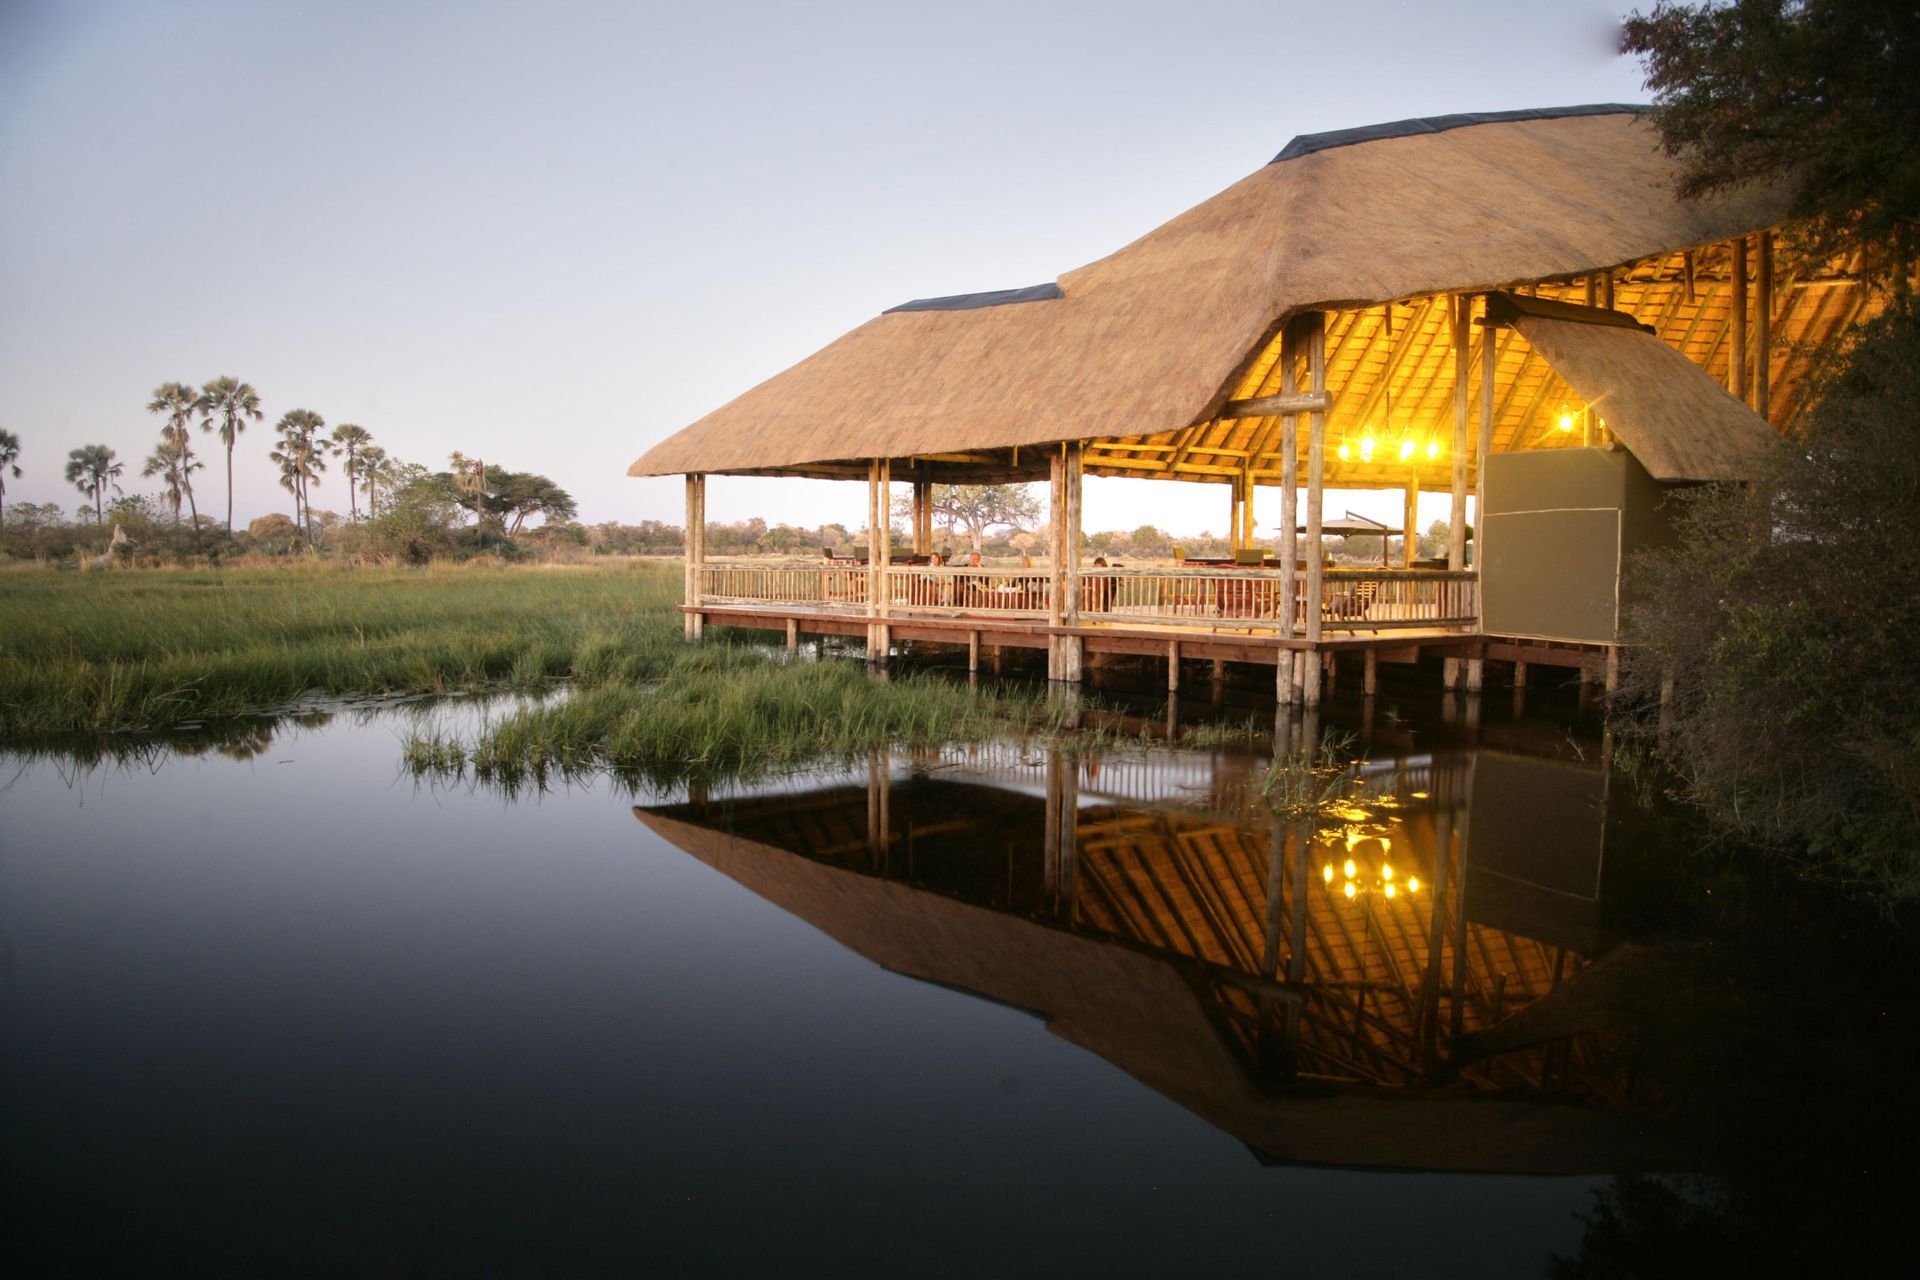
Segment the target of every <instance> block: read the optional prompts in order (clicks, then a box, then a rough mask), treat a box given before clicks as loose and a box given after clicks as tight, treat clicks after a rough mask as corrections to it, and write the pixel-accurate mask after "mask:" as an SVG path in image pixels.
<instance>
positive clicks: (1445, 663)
mask: <svg viewBox="0 0 1920 1280" xmlns="http://www.w3.org/2000/svg"><path fill="white" fill-rule="evenodd" d="M1462 675H1463V672H1462V671H1461V669H1460V659H1458V658H1443V659H1441V662H1440V687H1441V688H1443V689H1449V690H1451V689H1458V688H1459V687H1460V680H1461V677H1462Z"/></svg>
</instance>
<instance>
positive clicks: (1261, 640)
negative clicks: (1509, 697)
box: [680, 604, 1612, 674]
mask: <svg viewBox="0 0 1920 1280" xmlns="http://www.w3.org/2000/svg"><path fill="white" fill-rule="evenodd" d="M680 609H681V612H683V613H687V614H698V615H699V616H700V617H701V618H702V619H703V620H704V621H705V623H706V625H709V626H716V627H746V628H753V629H758V630H767V631H784V632H786V633H787V635H788V638H789V640H790V641H793V640H797V639H798V637H800V636H808V635H812V636H853V637H858V638H860V639H861V640H865V639H866V638H867V635H868V630H867V629H868V627H869V626H871V625H873V623H875V622H876V621H884V622H885V623H886V625H887V628H888V634H889V639H890V641H891V642H893V643H899V642H902V641H912V642H925V643H935V644H954V645H959V646H961V647H971V648H974V649H976V651H977V650H979V649H992V648H1001V649H1039V650H1045V649H1046V648H1048V646H1049V642H1050V641H1051V640H1052V639H1053V638H1054V637H1056V636H1076V637H1078V638H1079V640H1080V645H1081V651H1082V652H1083V653H1085V654H1088V655H1093V654H1116V655H1131V656H1136V657H1150V658H1161V659H1166V658H1177V659H1202V660H1213V661H1220V662H1240V663H1250V664H1254V665H1261V666H1275V665H1277V664H1278V662H1279V655H1280V654H1281V653H1283V652H1288V651H1292V652H1317V653H1323V654H1343V653H1357V654H1370V655H1372V657H1373V659H1374V660H1375V661H1377V662H1389V663H1416V662H1418V661H1420V659H1421V658H1422V657H1423V656H1429V655H1431V656H1438V657H1443V658H1456V659H1462V660H1466V661H1487V660H1491V661H1495V662H1510V663H1520V664H1527V665H1536V666H1549V667H1570V668H1576V669H1578V670H1580V671H1582V672H1584V673H1596V674H1597V673H1603V672H1605V671H1606V669H1607V665H1608V651H1609V649H1610V648H1612V646H1608V645H1604V644H1576V643H1571V642H1568V641H1561V640H1547V639H1537V638H1532V637H1525V636H1508V635H1490V634H1485V633H1481V632H1478V631H1460V630H1444V629H1437V628H1436V629H1432V630H1425V629H1412V628H1401V629H1395V630H1391V631H1380V632H1368V631H1361V630H1342V631H1335V632H1329V633H1327V634H1325V635H1323V636H1322V637H1321V638H1320V639H1319V640H1317V641H1314V640H1308V639H1306V638H1305V637H1301V636H1293V637H1287V636H1278V635H1272V634H1263V633H1261V632H1258V631H1254V630H1250V629H1248V628H1244V627H1242V628H1235V627H1233V626H1231V625H1220V626H1214V627H1197V626H1192V625H1169V626H1154V625H1152V624H1150V623H1146V624H1140V625H1136V626H1120V625H1116V624H1112V623H1100V624H1095V625H1085V626H1077V627H1067V626H1060V627H1056V626H1050V625H1048V624H1047V623H1045V622H1039V621H1026V620H1019V619H1010V618H998V617H991V616H982V617H951V618H936V617H926V616H903V617H890V618H886V619H874V618H870V617H868V616H867V615H866V614H864V613H854V612H851V611H848V612H834V611H824V610H811V609H796V608H792V607H787V606H780V605H743V604H726V605H719V604H703V605H681V606H680Z"/></svg>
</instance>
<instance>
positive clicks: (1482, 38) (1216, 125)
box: [0, 0, 1646, 533]
mask: <svg viewBox="0 0 1920 1280" xmlns="http://www.w3.org/2000/svg"><path fill="white" fill-rule="evenodd" d="M1628 7H1630V6H1629V5H1627V4H1624V3H1622V4H1609V3H1590V2H1589V0H1553V2H1550V0H1532V2H1530V3H1529V2H1509V0H1478V2H1475V3H1465V2H1462V3H1422V4H1394V3H1381V2H1378V0H1349V2H1347V3H1340V4H1327V3H1324V2H1322V3H1314V4H1296V3H1266V4H1255V3H1242V2H1239V0H1183V2H1182V3H1178V4H1174V3H1160V4H1155V3H1138V2H1129V3H1115V4H1090V3H1050V2H1049V0H1024V2H1021V3H999V2H998V0H987V2H979V3H971V4H967V5H920V4H913V3H902V2H899V0H895V2H894V3H820V4H798V3H794V4H769V3H762V4H745V3H703V4H697V5H695V4H670V5H650V4H644V3H628V4H618V3H566V2H564V0H546V2H543V3H526V4H509V3H488V2H486V0H461V2H459V3H405V2H403V0H387V2H385V3H373V2H368V3H357V2H351V0H333V2H332V3H312V4H284V3H272V2H267V0H256V2H254V3H233V2H226V0H180V2H170V0H135V2H133V3H112V2H108V0H99V2H90V0H49V2H44V3H43V2H41V0H0V426H5V427H7V428H8V429H10V430H12V431H13V432H15V433H16V434H17V435H19V436H20V437H21V438H22V441H23V446H24V448H23V456H22V465H23V466H24V467H25V469H26V473H27V474H26V476H25V478H24V479H22V480H19V481H13V482H10V483H9V485H8V488H7V496H8V499H9V500H10V501H12V500H15V499H24V500H28V501H57V502H60V503H62V504H63V505H66V506H69V507H70V506H72V505H74V504H76V503H77V502H78V501H79V500H80V497H79V495H78V494H77V493H75V492H74V491H73V490H72V489H71V488H69V487H67V486H66V485H65V484H64V482H63V481H62V480H61V478H60V469H61V466H62V464H63V461H64V458H65V456H66V453H67V451H68V450H69V449H71V448H73V447H75V446H76V445H79V444H83V443H91V442H104V443H106V444H108V445H111V446H112V447H113V448H115V449H117V450H119V452H120V454H121V456H122V458H123V460H125V461H127V462H128V463H129V464H130V465H129V467H128V471H129V472H130V473H137V471H138V469H139V463H140V460H141V459H142V458H144V457H145V455H146V453H147V452H148V450H149V449H150V448H151V446H152V443H153V440H154V438H155V436H156V429H157V425H158V424H157V422H156V421H155V420H154V419H152V418H151V417H150V416H149V415H147V414H146V413H145V412H144V405H145V403H146V400H147V399H148V394H149V392H150V391H151V390H152V388H153V387H155V386H156V385H157V384H159V383H161V382H163V381H167V380H170V379H179V380H181V381H190V382H194V383H200V382H204V381H206V380H207V379H209V378H212V377H214V376H216V375H218V374H222V373H232V374H235V375H237V376H240V377H242V378H246V379H248V380H250V381H251V382H253V383H254V385H255V386H256V387H258V388H259V389H260V391H261V393H262V396H263V397H264V400H265V407H266V409H267V411H268V419H267V421H266V422H264V423H262V424H259V425H258V426H256V427H254V428H253V429H252V430H251V431H250V432H249V433H248V435H247V436H246V437H245V438H243V440H242V442H241V447H240V454H239V457H238V461H237V464H236V467H237V472H238V478H237V486H236V488H237V501H236V506H237V511H236V517H237V519H239V520H241V521H244V520H246V519H248V518H250V517H252V516H255V515H259V514H261V513H263V512H266V511H270V510H283V509H286V508H287V506H288V500H287V496H286V494H285V493H284V492H283V491H282V490H280V489H279V488H278V487H277V486H276V485H275V483H274V477H273V473H272V469H271V466H270V464H269V463H268V462H267V460H266V453H267V450H268V447H269V445H268V441H269V439H270V436H271V426H272V422H273V420H274V419H276V418H278V417H279V415H280V414H282V413H284V412H285V411H286V410H288V409H293V408H309V409H313V410H315V411H316V412H318V413H320V414H321V415H322V416H324V417H325V418H326V419H327V421H328V422H329V424H332V423H337V422H358V423H360V424H361V425H362V426H365V427H367V428H368V429H369V430H371V431H372V432H373V433H374V435H375V437H376V438H377V439H378V440H379V441H380V442H381V443H382V444H384V445H386V446H387V448H388V449H389V450H390V451H391V452H393V453H395V454H397V455H399V456H401V457H404V458H407V459H410V460H417V461H422V462H429V463H432V464H434V465H436V466H442V465H444V464H445V458H446V455H447V453H448V452H449V451H451V450H454V449H459V450H462V451H463V452H466V453H468V454H478V455H480V456H483V457H485V458H487V459H488V460H489V461H498V462H500V463H501V464H503V465H506V466H508V467H510V468H513V469H516V470H534V471H541V472H544V473H546V474H548V475H550V476H552V477H553V478H554V479H555V480H557V481H558V482H559V483H561V484H562V485H564V486H565V487H566V488H568V489H569V490H571V491H572V492H573V493H574V494H575V496H576V497H578V498H579V500H580V505H581V515H582V518H583V519H585V520H587V521H589V522H597V521H600V520H607V519H618V520H626V521H637V520H640V519H645V518H659V519H668V520H673V521H678V520H679V518H680V514H681V496H680V488H679V484H678V481H677V480H671V479H668V480H632V479H628V478H627V477H626V475H625V470H626V467H627V464H628V463H629V462H631V461H632V460H633V459H634V458H635V457H636V456H638V455H639V454H640V453H641V452H642V451H643V450H644V449H645V448H647V447H648V446H649V445H651V444H653V443H654V442H655V441H657V440H659V439H661V438H662V437H664V436H666V435H667V434H669V433H671V432H672V431H674V430H677V429H678V428H679V427H681V426H684V425H685V424H686V423H688V422H691V421H692V420H693V419H695V418H697V417H699V416H700V415H701V414H703V413H705V412H707V411H708V410H710V409H712V408H714V407H715V406H717V405H719V404H721V403H723V402H725V401H727V400H729V399H731V398H732V397H734V396H735V395H737V394H739V393H740V392H742V391H744V390H746V389H747V388H748V387H750V386H752V385H753V384H755V383H757V382H759V381H760V380H762V379H764V378H766V377H768V376H770V375H771V374H773V373H776V372H778V371H779V370H780V369H782V368H784V367H786V366H787V365H789V364H791V363H793V362H794V361H796V360H798V359H800V358H801V357H803V356H805V355H806V354H808V353H809V352H811V351H813V350H815V349H816V348H818V347H820V346H822V345H824V344H825V343H827V342H829V341H831V340H832V339H833V338H835V337H837V336H838V335H839V334H841V333H842V332H844V331H846V330H847V329H850V328H852V327H853V326H855V325H857V324H859V323H861V322H863V321H864V320H866V319H867V318H868V317H870V316H872V315H873V314H874V313H876V312H878V311H880V310H882V309H883V308H885V307H888V306H891V305H893V304H894V303H897V302H900V301H903V300H905V299H907V298H912V297H923V296H928V295H933V294H942V293H959V292H966V291H971V290H977V289H995V288H1006V287H1011V286H1015V285H1026V284H1033V283H1036V282H1039V281H1043V280H1050V279H1052V278H1054V277H1055V276H1057V275H1059V274H1060V273H1061V272H1063V271H1066V270H1069V269H1071V268H1073V267H1076V266H1079V265H1081V264H1082V263H1085V262H1088V261H1091V260H1092V259H1094V258H1097V257H1100V256H1102V255H1104V254H1106V253H1109V252H1111V251H1112V250H1114V249H1116V248H1118V247H1119V246H1120V245H1122V244H1125V243H1127V242H1128V241H1130V240H1132V239H1134V238H1135V237H1137V236H1139V235H1140V234H1142V233H1144V232H1145V231H1147V230H1149V229H1151V228H1152V227H1154V226H1155V225H1157V224H1159V223H1160V222H1163V221H1165V220H1166V219H1167V218H1169V217H1171V216H1173V215H1174V214H1176V213H1178V212H1180V211H1181V210H1183V209H1185V208H1187V207H1189V206H1191V205H1193V204H1196V203H1198V202H1199V201H1201V200H1203V199H1205V198H1206V197H1207V196H1209V195H1212V194H1213V193H1214V192H1216V191H1218V190H1220V189H1221V188H1223V187H1225V186H1227V185H1228V184H1229V183H1232V182H1234V181H1236V180H1237V179H1239V178H1241V177H1243V176H1244V175H1246V174H1247V173H1249V172H1251V171H1253V170H1254V169H1257V168H1259V167H1260V166H1261V165H1262V164H1264V163H1265V162H1266V161H1267V160H1269V159H1270V158H1271V157H1272V156H1273V154H1274V153H1275V152H1276V151H1278V150H1279V149H1280V147H1281V146H1282V145H1283V144H1284V143H1285V142H1286V141H1287V139H1288V138H1290V137H1292V136H1293V135H1295V134H1300V133H1312V132H1318V131H1321V130H1326V129H1334V128H1343V127H1347V126H1351V125H1359V124H1368V123H1374V122H1378V121H1384V120H1393V119H1398V118H1401V117H1404V116H1412V115H1435V114H1441V113H1446V112H1454V111H1475V110H1494V109H1501V108H1511V107H1531V106H1558V105H1565V104H1570V103H1580V102H1607V101H1643V100H1645V98H1646V94H1645V93H1644V92H1643V90H1642V89H1641V86H1640V75H1639V71H1638V68H1637V66H1636V65H1635V64H1634V63H1633V62H1631V61H1630V60H1627V59H1622V58H1619V57H1617V56H1615V54H1614V53H1613V51H1612V43H1611V41H1612V39H1613V27H1614V24H1615V23H1617V21H1618V18H1619V17H1620V16H1621V14H1622V13H1623V12H1625V10H1626V9H1627V8H1628ZM205 439H206V442H207V443H208V444H209V445H212V446H213V447H215V448H217V447H218V446H217V441H214V440H213V439H212V438H211V437H207V438H205ZM217 468H218V462H217V459H214V458H211V457H210V458H209V474H208V475H207V477H206V478H205V479H203V480H202V481H201V492H202V494H203V495H204V496H203V498H202V503H201V508H202V510H203V511H204V510H208V509H209V508H212V509H219V508H220V507H221V506H222V505H223V502H224V499H223V498H222V497H220V495H221V494H222V493H223V487H222V486H223V481H221V480H220V479H219V478H218V477H217V476H216V475H215V474H214V473H215V472H216V471H217ZM137 484H138V482H137V481H136V482H133V483H131V484H129V488H133V487H136V486H137ZM315 500H316V502H317V503H318V505H319V506H321V507H322V508H326V507H337V508H338V509H340V510H343V511H344V510H345V508H346V494H345V491H344V489H342V487H341V483H340V481H339V480H338V478H337V477H329V479H328V482H327V483H326V484H325V485H324V486H323V487H322V488H321V489H320V490H319V491H318V492H317V493H316V495H315ZM864 501H865V499H864V493H863V492H861V490H860V489H859V488H858V487H856V486H851V485H829V484H824V483H808V482H800V481H764V480H743V479H734V478H729V477H721V478H718V479H716V480H715V481H714V482H713V484H712V489H711V493H710V497H709V510H710V513H711V515H712V517H713V518H715V519H720V520H732V519H737V518H740V517H743V516H747V515H761V516H764V517H766V518H768V519H769V520H778V519H790V520H794V521H798V522H805V523H809V524H811V523H814V522H816V521H818V520H822V519H839V520H843V521H845V522H847V523H850V524H857V523H858V522H859V520H860V519H861V518H862V513H863V512H864V509H865V508H864ZM1392 502H1393V500H1392V499H1387V500H1385V504H1384V505H1380V503H1381V500H1379V499H1375V500H1374V503H1375V506H1373V507H1370V506H1369V504H1368V502H1367V501H1366V500H1365V499H1360V498H1356V499H1355V500H1354V501H1353V502H1352V503H1351V504H1350V503H1348V502H1346V501H1344V500H1343V499H1341V498H1339V497H1336V498H1335V499H1334V500H1333V501H1332V502H1331V503H1330V506H1332V507H1334V508H1335V509H1338V508H1340V507H1344V506H1346V505H1354V506H1355V507H1356V508H1357V509H1361V510H1369V509H1377V510H1380V511H1388V510H1391V508H1392ZM1225 505H1226V500H1225V498H1224V497H1223V496H1221V495H1220V494H1219V493H1216V492H1215V491H1214V488H1213V487H1211V486H1197V485H1178V484H1164V483H1162V484H1151V485H1149V484H1146V483H1144V482H1132V483H1127V482H1118V481H1112V482H1101V481H1089V484H1088V494H1087V523H1088V526H1089V527H1090V528H1096V529H1097V528H1109V527H1125V528H1131V527H1133V526H1134V525H1137V524H1140V523H1142V522H1143V521H1146V520H1152V521H1153V522H1155V523H1158V524H1161V525H1163V526H1164V527H1167V528H1170V529H1173V530H1175V531H1177V532H1183V533H1192V532H1196V531H1198V530H1200V529H1203V528H1207V529H1216V530H1217V529H1220V528H1222V527H1223V526H1224V524H1225ZM1443 507H1444V498H1443V497H1442V502H1441V507H1439V508H1436V509H1434V510H1433V511H1430V512H1423V518H1425V519H1431V518H1433V516H1435V515H1439V514H1443ZM1267 522H1268V521H1267V518H1266V517H1265V516H1264V515H1263V517H1262V520H1261V523H1262V526H1263V527H1264V526H1265V525H1266V524H1267Z"/></svg>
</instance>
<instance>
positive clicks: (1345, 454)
mask: <svg viewBox="0 0 1920 1280" xmlns="http://www.w3.org/2000/svg"><path fill="white" fill-rule="evenodd" d="M1334 452H1335V453H1337V454H1339V455H1340V461H1342V462H1345V461H1346V460H1347V459H1348V458H1351V457H1352V456H1353V450H1352V449H1349V448H1348V447H1347V438H1346V437H1345V436H1341V437H1340V447H1339V448H1338V449H1335V450H1334Z"/></svg>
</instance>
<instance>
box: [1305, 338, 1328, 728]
mask: <svg viewBox="0 0 1920 1280" xmlns="http://www.w3.org/2000/svg"><path fill="white" fill-rule="evenodd" d="M1300 326H1301V331H1302V333H1303V335H1304V336H1305V338H1306V342H1307V370H1308V376H1309V379H1310V381H1311V384H1312V385H1311V386H1310V388H1309V390H1311V391H1312V392H1314V393H1315V394H1320V393H1322V392H1324V391H1326V389H1327V318H1326V316H1324V315H1322V314H1321V313H1319V312H1313V313H1311V314H1308V315H1306V316H1303V317H1301V320H1300ZM1307 433H1308V435H1307V617H1306V631H1307V639H1308V640H1309V641H1310V642H1311V643H1312V644H1313V646H1314V648H1313V650H1312V652H1313V654H1314V660H1313V661H1310V662H1308V663H1307V667H1306V676H1305V683H1304V684H1303V686H1302V688H1301V699H1302V701H1304V702H1305V703H1306V704H1307V705H1308V706H1318V705H1319V704H1320V663H1319V661H1318V658H1319V644H1320V633H1321V617H1320V602H1321V600H1322V599H1323V598H1324V593H1325V590H1326V587H1325V569H1326V564H1325V556H1324V552H1323V548H1322V547H1321V545H1320V528H1321V519H1322V516H1323V514H1324V513H1323V510H1322V504H1323V501H1324V499H1325V497H1326V472H1327V415H1326V414H1325V413H1324V412H1323V411H1320V410H1315V411H1314V412H1312V413H1310V414H1308V415H1307Z"/></svg>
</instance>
